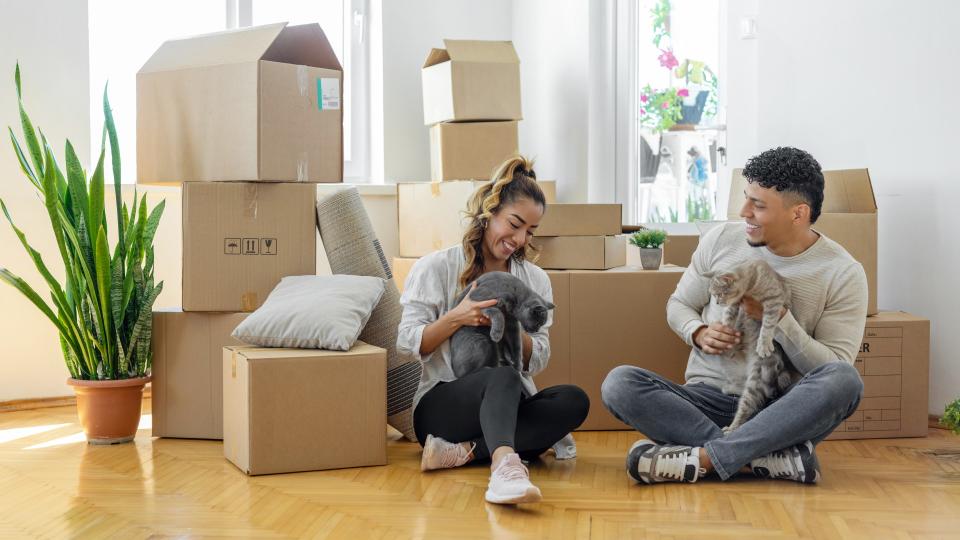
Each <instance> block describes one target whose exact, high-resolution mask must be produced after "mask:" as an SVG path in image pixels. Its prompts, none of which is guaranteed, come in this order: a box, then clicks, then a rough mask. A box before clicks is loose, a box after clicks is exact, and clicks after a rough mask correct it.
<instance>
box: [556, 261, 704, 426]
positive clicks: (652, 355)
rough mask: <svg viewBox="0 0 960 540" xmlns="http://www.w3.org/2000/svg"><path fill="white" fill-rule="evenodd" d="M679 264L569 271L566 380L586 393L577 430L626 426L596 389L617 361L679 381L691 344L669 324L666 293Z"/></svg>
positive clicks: (679, 272) (670, 289)
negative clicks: (584, 415) (584, 412)
mask: <svg viewBox="0 0 960 540" xmlns="http://www.w3.org/2000/svg"><path fill="white" fill-rule="evenodd" d="M683 270H684V269H683V268H679V267H674V266H662V267H661V268H660V270H651V271H644V270H638V269H636V268H631V267H621V268H614V269H612V270H608V271H605V272H597V271H587V272H578V271H574V272H569V274H568V275H569V276H570V304H569V306H570V307H569V314H570V315H569V316H570V332H569V335H570V366H571V370H570V383H571V384H575V385H577V386H579V387H580V388H582V389H583V390H584V391H585V392H586V393H587V395H588V396H589V397H590V413H589V414H588V415H587V419H586V420H585V421H584V423H583V425H581V426H580V428H579V429H580V430H617V429H631V428H630V427H629V426H627V425H626V424H624V423H622V422H620V421H619V420H617V419H616V418H614V417H613V415H611V414H610V412H609V411H607V409H606V408H605V407H604V406H603V401H602V398H601V394H600V386H601V384H603V380H604V379H605V378H606V376H607V374H608V373H610V370H612V369H613V368H615V367H617V366H619V365H622V364H632V365H635V366H640V367H643V368H646V369H649V370H651V371H655V372H657V373H659V374H660V375H663V376H664V377H667V378H668V379H670V380H672V381H675V382H677V383H681V384H682V383H683V375H684V372H685V371H686V367H687V358H688V357H689V355H690V347H688V346H687V344H686V343H684V342H683V340H681V339H680V338H679V337H678V336H677V335H676V334H675V333H674V332H673V330H671V329H670V327H669V326H668V325H667V316H666V312H667V299H668V298H670V295H671V294H673V291H674V290H675V289H676V288H677V283H678V282H679V281H680V276H682V275H683ZM551 344H552V341H551Z"/></svg>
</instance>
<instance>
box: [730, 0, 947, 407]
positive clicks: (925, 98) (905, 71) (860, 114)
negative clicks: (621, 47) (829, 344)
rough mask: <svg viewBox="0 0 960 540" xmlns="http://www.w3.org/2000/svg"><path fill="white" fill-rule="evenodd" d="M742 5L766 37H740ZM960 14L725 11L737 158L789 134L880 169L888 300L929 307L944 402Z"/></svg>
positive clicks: (883, 289)
mask: <svg viewBox="0 0 960 540" xmlns="http://www.w3.org/2000/svg"><path fill="white" fill-rule="evenodd" d="M744 14H750V15H754V16H756V18H757V27H758V30H759V32H758V39H757V40H755V41H742V40H740V39H739V25H740V18H741V16H743V15H744ZM957 20H960V4H958V3H956V2H952V1H950V0H928V1H926V2H918V3H913V4H909V5H908V4H905V3H903V2H898V1H893V0H847V1H844V2H836V1H831V0H808V1H806V2H790V1H781V0H778V1H768V0H764V1H763V2H758V1H757V0H733V1H731V2H730V9H729V19H728V30H729V34H728V35H729V41H728V46H729V51H730V58H729V59H730V65H729V70H730V71H729V73H730V76H731V78H730V80H729V83H728V84H729V88H728V90H729V92H728V94H727V95H728V96H729V108H728V114H727V117H728V119H729V129H730V133H729V139H728V144H729V148H730V157H731V164H732V165H734V166H741V165H742V164H743V163H744V161H745V159H746V158H747V157H749V156H750V155H753V154H754V153H756V152H758V151H760V150H763V149H767V148H770V147H774V146H778V145H791V146H797V147H800V148H803V149H805V150H807V151H809V152H810V153H812V154H813V155H814V157H816V158H817V160H819V161H820V164H821V165H822V166H823V167H824V168H825V169H837V168H852V167H869V169H870V175H871V178H872V180H873V184H874V189H875V191H876V195H877V204H878V206H879V235H880V239H879V242H880V246H879V294H878V300H879V304H880V308H881V309H885V308H886V309H900V310H905V311H909V312H911V313H915V314H917V315H922V316H924V317H928V318H930V319H931V334H932V335H931V341H932V343H931V372H930V412H931V413H936V414H941V413H942V412H943V407H944V405H945V404H946V403H947V402H949V401H951V400H953V399H955V398H957V397H958V395H960V369H958V368H957V364H956V362H955V361H954V356H955V354H956V351H957V350H958V349H960V335H958V334H957V332H956V331H955V329H956V328H957V327H960V314H958V311H957V309H956V306H955V303H956V302H955V301H956V299H957V298H958V295H957V292H956V291H957V278H956V275H957V268H958V267H960V250H958V249H957V240H956V236H955V229H956V220H955V216H956V214H957V205H958V201H960V177H958V173H957V165H956V163H955V160H954V159H953V158H954V156H956V152H957V149H956V145H957V142H958V140H960V139H958V137H957V135H956V128H955V126H957V125H960V109H958V107H957V105H956V99H957V91H956V89H957V87H958V86H960V72H958V71H957V70H955V69H953V67H952V62H953V61H954V59H956V58H958V57H960V40H958V39H957V38H956V30H955V22H956V21H957Z"/></svg>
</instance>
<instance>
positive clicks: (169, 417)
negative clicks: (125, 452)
mask: <svg viewBox="0 0 960 540" xmlns="http://www.w3.org/2000/svg"><path fill="white" fill-rule="evenodd" d="M246 318H247V314H246V313H196V312H194V313H191V312H184V311H181V310H179V309H165V310H157V311H154V312H153V337H152V341H153V370H152V371H153V381H152V383H151V386H152V391H151V401H152V411H153V436H154V437H178V438H185V439H222V438H223V348H224V347H226V346H228V345H241V344H242V343H241V342H240V341H238V340H236V339H234V338H233V337H231V336H230V334H231V333H233V329H234V328H236V327H237V325H239V324H240V323H241V322H243V320H244V319H246Z"/></svg>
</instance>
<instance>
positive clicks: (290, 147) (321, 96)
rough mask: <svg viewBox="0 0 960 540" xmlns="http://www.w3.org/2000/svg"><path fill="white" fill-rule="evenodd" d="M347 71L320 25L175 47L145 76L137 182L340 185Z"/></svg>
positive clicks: (240, 33)
mask: <svg viewBox="0 0 960 540" xmlns="http://www.w3.org/2000/svg"><path fill="white" fill-rule="evenodd" d="M342 179H343V70H342V68H341V67H340V62H339V61H337V57H336V55H335V54H334V52H333V49H332V48H331V47H330V43H329V42H328V41H327V38H326V36H325V35H324V33H323V30H321V29H320V26H319V25H317V24H304V25H299V26H287V23H277V24H268V25H264V26H256V27H250V28H242V29H237V30H228V31H225V32H216V33H213V34H205V35H202V36H196V37H192V38H187V39H176V40H171V41H167V42H165V43H164V44H162V45H161V46H160V48H159V49H157V51H156V52H155V53H154V54H153V56H151V57H150V59H149V60H147V63H146V64H144V66H143V67H142V68H141V69H140V71H139V73H137V182H139V183H179V182H186V181H238V180H245V181H264V182H340V181H342Z"/></svg>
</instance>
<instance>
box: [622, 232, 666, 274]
mask: <svg viewBox="0 0 960 540" xmlns="http://www.w3.org/2000/svg"><path fill="white" fill-rule="evenodd" d="M666 240H667V231H664V230H662V229H643V230H641V231H637V232H635V233H633V236H631V237H630V243H631V244H633V245H635V246H637V247H638V248H639V249H640V266H642V267H643V269H644V270H657V269H659V268H660V261H662V260H663V243H664V242H665V241H666Z"/></svg>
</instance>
